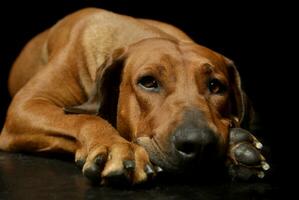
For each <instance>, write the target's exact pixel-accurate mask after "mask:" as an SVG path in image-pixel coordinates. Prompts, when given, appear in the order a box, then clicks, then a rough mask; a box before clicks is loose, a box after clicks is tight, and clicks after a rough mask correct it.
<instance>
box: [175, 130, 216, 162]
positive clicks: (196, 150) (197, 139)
mask: <svg viewBox="0 0 299 200" xmlns="http://www.w3.org/2000/svg"><path fill="white" fill-rule="evenodd" d="M217 141H218V140H217V137H216V134H215V133H214V132H213V131H212V130H211V129H210V128H207V127H203V128H198V127H196V128H194V127H181V128H178V129H177V130H176V132H175V133H174V134H173V144H174V148H175V151H177V152H178V154H179V155H180V157H182V158H185V159H190V158H195V157H198V156H202V155H205V154H207V153H213V152H215V151H216V149H217Z"/></svg>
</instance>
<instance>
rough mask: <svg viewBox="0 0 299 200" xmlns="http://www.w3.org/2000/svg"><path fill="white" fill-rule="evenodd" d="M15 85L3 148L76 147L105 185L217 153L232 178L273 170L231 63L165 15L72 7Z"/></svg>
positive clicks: (15, 73) (12, 80)
mask: <svg viewBox="0 0 299 200" xmlns="http://www.w3.org/2000/svg"><path fill="white" fill-rule="evenodd" d="M9 91H10V93H11V95H12V96H13V99H12V102H11V104H10V106H9V108H8V111H7V117H6V121H5V124H4V127H3V129H2V133H1V136H0V148H1V149H2V150H5V151H24V152H53V153H71V154H73V155H75V161H76V163H77V164H78V165H79V166H81V167H82V171H83V174H84V175H85V176H87V177H88V178H90V179H94V180H101V183H103V184H109V182H110V181H111V180H117V179H118V178H125V179H126V180H127V182H129V183H132V184H137V183H141V182H145V181H147V180H148V179H150V178H151V177H154V176H155V175H156V174H157V173H158V172H159V171H162V170H163V171H165V172H167V171H169V172H174V173H175V172H178V173H181V172H184V171H189V169H190V170H191V169H192V170H194V169H196V167H200V166H201V165H204V164H207V163H213V161H214V160H218V159H220V160H221V159H223V160H225V161H224V162H225V163H227V166H229V167H228V171H229V172H230V173H229V174H230V175H232V176H233V177H242V176H247V177H248V176H253V175H255V176H258V177H263V175H264V171H266V170H267V169H268V168H269V165H268V164H267V163H266V161H265V158H264V157H263V156H262V154H261V152H260V148H261V146H262V145H261V143H260V142H258V140H257V139H256V138H255V137H254V136H253V135H252V134H250V133H249V132H247V131H246V130H244V129H242V128H241V126H242V123H244V121H245V118H246V117H245V116H246V115H248V112H247V111H246V107H248V106H247V105H246V98H245V95H244V93H243V91H242V89H241V82H240V77H239V74H238V71H237V69H236V67H235V66H234V64H233V62H232V61H231V60H229V59H227V58H226V57H224V56H222V55H220V54H219V53H216V52H214V51H212V50H210V49H208V48H206V47H203V46H201V45H199V44H197V43H195V42H194V41H192V39H190V38H189V37H188V36H187V35H186V34H185V33H183V32H182V31H181V30H179V29H178V28H176V27H174V26H171V25H169V24H166V23H162V22H158V21H153V20H146V19H136V18H132V17H129V16H124V15H119V14H115V13H112V12H109V11H105V10H101V9H93V8H89V9H84V10H81V11H78V12H76V13H73V14H70V15H68V16H67V17H65V18H64V19H62V20H61V21H59V22H58V23H56V24H55V25H54V26H53V27H52V28H50V29H48V30H46V31H44V32H42V33H41V34H39V35H37V36H36V37H35V38H33V39H32V40H31V41H30V42H29V43H28V44H27V45H26V46H25V48H24V49H23V51H22V52H21V54H20V55H19V57H18V58H17V59H16V61H15V63H14V65H13V67H12V69H11V73H10V77H9ZM244 169H246V170H244ZM244 174H245V175H244Z"/></svg>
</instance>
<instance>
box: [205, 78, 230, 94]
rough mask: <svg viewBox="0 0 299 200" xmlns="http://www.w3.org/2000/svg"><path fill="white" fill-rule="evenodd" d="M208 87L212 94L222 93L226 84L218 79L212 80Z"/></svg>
mask: <svg viewBox="0 0 299 200" xmlns="http://www.w3.org/2000/svg"><path fill="white" fill-rule="evenodd" d="M208 88H209V91H210V92H211V93H212V94H221V93H223V92H225V90H226V86H225V85H224V84H223V83H221V82H220V81H219V80H218V79H212V80H210V81H209V83H208Z"/></svg>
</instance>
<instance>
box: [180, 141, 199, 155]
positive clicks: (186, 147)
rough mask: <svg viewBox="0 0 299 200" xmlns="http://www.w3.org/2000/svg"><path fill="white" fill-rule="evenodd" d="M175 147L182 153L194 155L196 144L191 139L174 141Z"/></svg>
mask: <svg viewBox="0 0 299 200" xmlns="http://www.w3.org/2000/svg"><path fill="white" fill-rule="evenodd" d="M175 148H176V149H177V150H178V151H179V152H181V153H182V154H187V155H194V154H195V153H196V151H197V147H196V145H195V144H194V143H193V142H191V141H185V142H176V143H175Z"/></svg>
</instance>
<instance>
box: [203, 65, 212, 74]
mask: <svg viewBox="0 0 299 200" xmlns="http://www.w3.org/2000/svg"><path fill="white" fill-rule="evenodd" d="M213 68H214V67H213V66H212V65H210V64H209V63H205V64H203V65H202V70H203V73H205V74H211V73H212V72H213V71H214V69H213Z"/></svg>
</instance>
